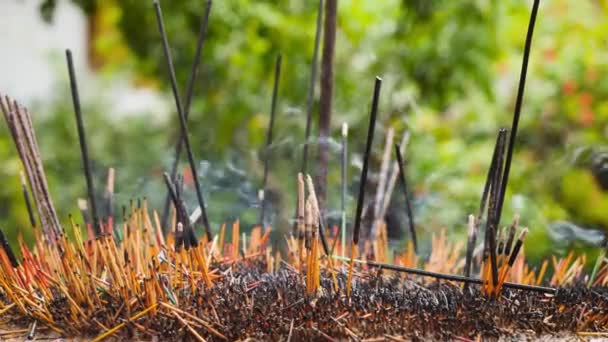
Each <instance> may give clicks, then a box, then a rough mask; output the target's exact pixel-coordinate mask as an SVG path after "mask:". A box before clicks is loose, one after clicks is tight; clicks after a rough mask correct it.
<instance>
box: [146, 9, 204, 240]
mask: <svg viewBox="0 0 608 342" xmlns="http://www.w3.org/2000/svg"><path fill="white" fill-rule="evenodd" d="M154 11H155V13H156V21H157V24H158V31H159V33H160V36H161V40H162V46H163V53H164V56H165V62H166V64H167V69H168V72H169V79H170V81H171V90H172V91H173V98H174V100H175V107H176V109H177V116H178V117H179V124H180V127H181V131H182V132H183V141H184V144H185V145H186V155H187V156H188V162H189V163H190V169H192V176H193V177H192V178H194V187H195V189H196V198H197V200H198V205H199V206H200V207H201V213H202V218H203V225H204V226H205V233H206V234H207V238H208V240H211V239H213V235H212V234H211V226H210V225H209V219H208V217H207V209H206V207H205V200H204V198H203V193H202V190H201V185H200V182H199V179H198V173H197V172H196V163H195V161H194V155H193V154H192V147H191V145H190V138H189V136H190V133H189V132H188V124H187V123H186V118H185V116H184V111H183V109H182V103H181V99H180V96H179V92H178V90H177V80H176V77H175V70H174V68H173V59H172V57H171V51H170V50H169V42H168V40H167V33H166V32H165V24H164V23H163V17H162V12H161V8H160V3H159V2H158V0H154Z"/></svg>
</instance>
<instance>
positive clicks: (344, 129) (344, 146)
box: [340, 122, 348, 256]
mask: <svg viewBox="0 0 608 342" xmlns="http://www.w3.org/2000/svg"><path fill="white" fill-rule="evenodd" d="M341 152H342V153H341V158H340V159H341V165H342V197H341V203H340V204H341V209H342V219H341V221H340V223H341V225H340V238H341V239H342V246H341V248H340V250H341V251H342V256H344V251H345V250H346V176H347V175H346V171H347V165H348V124H347V123H346V122H345V123H343V124H342V151H341Z"/></svg>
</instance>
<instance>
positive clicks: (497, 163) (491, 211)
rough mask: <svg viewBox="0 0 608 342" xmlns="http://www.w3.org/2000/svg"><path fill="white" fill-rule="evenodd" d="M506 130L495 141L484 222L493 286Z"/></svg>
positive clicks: (496, 272) (496, 271)
mask: <svg viewBox="0 0 608 342" xmlns="http://www.w3.org/2000/svg"><path fill="white" fill-rule="evenodd" d="M506 136H507V130H506V129H504V128H501V129H500V130H499V131H498V137H497V140H496V149H497V150H496V151H497V154H496V156H495V157H496V159H495V160H494V167H495V168H494V174H493V175H492V181H491V184H490V202H489V205H488V219H487V221H486V230H485V237H486V240H485V241H486V252H487V251H489V256H490V266H491V271H492V281H493V285H494V286H496V285H497V284H498V265H497V259H496V230H497V229H498V222H497V219H498V201H499V196H500V184H501V176H502V172H503V157H504V153H505V143H506V141H505V140H506Z"/></svg>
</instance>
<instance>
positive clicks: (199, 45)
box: [161, 0, 212, 233]
mask: <svg viewBox="0 0 608 342" xmlns="http://www.w3.org/2000/svg"><path fill="white" fill-rule="evenodd" d="M211 4H212V0H207V1H206V2H205V14H204V15H203V20H201V28H200V31H199V33H198V39H197V40H196V50H195V53H194V60H193V61H192V69H191V70H190V78H189V79H188V89H187V91H186V103H185V107H184V117H185V118H186V120H188V117H189V114H190V106H191V104H192V96H193V94H194V84H195V81H196V77H197V75H198V68H199V65H200V61H201V53H202V50H203V44H204V42H205V37H206V36H207V25H208V23H209V14H210V13H211ZM183 136H184V132H182V131H181V130H180V131H179V134H178V136H177V143H176V145H175V157H174V159H173V166H172V167H171V179H175V176H176V175H177V167H178V165H179V159H180V156H181V154H182V147H183V143H184V138H183ZM170 203H171V198H170V196H169V194H167V195H166V197H165V205H164V207H163V215H162V221H161V224H162V227H163V229H164V232H165V233H166V232H167V220H168V218H169V207H170Z"/></svg>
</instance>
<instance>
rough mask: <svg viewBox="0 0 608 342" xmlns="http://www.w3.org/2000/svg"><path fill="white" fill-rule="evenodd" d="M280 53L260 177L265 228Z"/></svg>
mask: <svg viewBox="0 0 608 342" xmlns="http://www.w3.org/2000/svg"><path fill="white" fill-rule="evenodd" d="M281 60H282V58H281V54H279V55H278V56H277V61H276V64H275V66H274V86H273V87H272V102H271V104H270V123H269V124H268V131H267V132H266V151H264V178H263V179H262V198H261V201H262V206H261V209H260V223H261V224H262V228H263V229H264V230H265V229H266V228H265V227H266V224H265V221H264V219H265V218H266V217H265V215H266V183H267V182H268V165H269V162H270V155H271V153H270V147H271V145H272V131H273V128H274V119H275V113H276V107H277V96H278V92H279V81H280V80H281Z"/></svg>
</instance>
